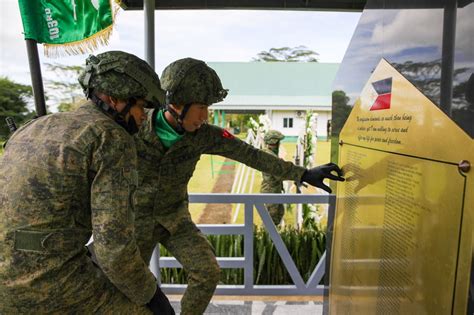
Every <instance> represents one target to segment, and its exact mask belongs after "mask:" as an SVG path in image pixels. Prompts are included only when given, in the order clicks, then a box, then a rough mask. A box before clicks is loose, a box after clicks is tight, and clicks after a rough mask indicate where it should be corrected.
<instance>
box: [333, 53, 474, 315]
mask: <svg viewBox="0 0 474 315" xmlns="http://www.w3.org/2000/svg"><path fill="white" fill-rule="evenodd" d="M339 152H340V153H339V164H340V165H341V166H342V167H343V170H344V173H345V176H346V179H347V181H346V182H344V183H342V184H339V185H338V187H337V207H336V215H335V221H334V239H333V243H332V257H331V276H330V292H329V311H330V313H331V314H465V313H466V305H467V296H468V286H469V280H470V279H469V278H470V271H471V257H472V228H473V225H472V223H471V221H472V208H473V205H474V203H473V197H474V189H473V173H474V170H470V171H469V170H467V169H466V168H462V169H463V170H461V169H460V167H459V164H460V162H461V161H462V160H466V161H468V162H470V163H474V145H473V140H472V139H471V138H470V137H469V136H468V135H467V134H466V133H465V132H464V131H463V130H462V129H460V128H459V127H458V126H457V125H456V124H455V123H454V122H452V121H451V119H450V118H449V117H448V116H446V114H445V113H443V112H442V111H441V110H440V109H439V108H438V107H436V105H435V104H433V103H432V102H431V101H430V100H429V99H428V98H426V97H425V96H424V95H423V94H422V93H421V92H419V91H418V90H417V89H416V88H415V87H414V86H413V85H412V84H411V83H410V82H409V81H408V80H406V79H405V78H404V77H403V76H402V75H401V74H400V73H398V72H397V71H396V70H395V69H394V68H393V67H392V66H390V64H389V63H388V62H386V61H385V60H382V61H381V62H380V63H379V65H378V66H377V68H376V69H375V71H374V72H373V74H372V76H371V78H370V79H369V82H368V83H367V84H366V86H365V87H364V89H363V91H362V93H361V97H360V99H359V100H358V101H357V102H356V104H355V106H354V108H353V110H352V112H351V114H350V116H349V118H348V119H347V122H346V124H345V126H344V128H343V129H342V131H341V134H340V147H339ZM465 164H466V163H465Z"/></svg>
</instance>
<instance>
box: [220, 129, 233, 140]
mask: <svg viewBox="0 0 474 315" xmlns="http://www.w3.org/2000/svg"><path fill="white" fill-rule="evenodd" d="M222 138H227V139H234V138H235V137H234V135H233V134H231V133H230V132H228V131H227V130H225V129H224V130H223V131H222Z"/></svg>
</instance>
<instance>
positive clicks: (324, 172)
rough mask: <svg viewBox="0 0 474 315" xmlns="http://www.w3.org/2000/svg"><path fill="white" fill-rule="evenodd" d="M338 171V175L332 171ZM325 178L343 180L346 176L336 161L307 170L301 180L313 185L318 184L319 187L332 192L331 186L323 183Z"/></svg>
mask: <svg viewBox="0 0 474 315" xmlns="http://www.w3.org/2000/svg"><path fill="white" fill-rule="evenodd" d="M333 171H334V172H336V173H337V176H336V175H334V174H332V173H331V172H333ZM325 178H329V179H333V180H338V181H341V182H343V181H344V178H343V177H342V171H341V169H340V168H339V166H337V165H336V164H334V163H328V164H324V165H321V166H318V167H313V168H312V169H309V170H306V171H305V172H304V174H303V176H302V177H301V181H303V182H307V183H308V184H310V185H312V186H316V187H318V188H321V189H324V190H325V191H327V192H328V193H331V192H332V190H331V188H329V186H326V185H325V184H324V183H323V180H324V179H325Z"/></svg>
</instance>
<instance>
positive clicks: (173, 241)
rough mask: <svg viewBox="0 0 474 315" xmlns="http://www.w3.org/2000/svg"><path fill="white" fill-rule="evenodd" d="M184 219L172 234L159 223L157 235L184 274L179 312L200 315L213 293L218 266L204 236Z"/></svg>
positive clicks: (183, 314)
mask: <svg viewBox="0 0 474 315" xmlns="http://www.w3.org/2000/svg"><path fill="white" fill-rule="evenodd" d="M186 221H187V222H185V223H184V224H181V225H180V226H179V229H178V230H177V231H176V233H174V234H172V235H171V234H170V233H169V232H168V231H167V230H166V229H165V228H164V227H162V226H161V225H159V226H158V229H157V231H158V238H159V242H160V243H161V244H162V245H163V246H164V247H165V248H166V249H167V250H168V251H169V252H170V253H171V254H172V255H173V256H174V257H176V259H177V260H178V261H179V262H180V263H181V265H182V266H183V268H184V270H185V271H186V273H187V274H188V287H187V289H186V292H185V293H184V295H183V298H182V299H181V315H198V314H199V315H200V314H203V313H204V311H205V310H206V308H207V306H208V304H209V301H210V300H211V298H212V295H213V294H214V291H215V289H216V286H217V283H218V282H219V278H220V268H219V264H218V263H217V260H216V256H215V253H214V249H213V247H212V245H211V244H210V243H209V241H208V240H207V238H206V237H205V236H204V235H203V234H202V233H201V231H200V230H199V229H198V228H197V227H196V225H195V224H194V223H193V222H191V221H188V220H186Z"/></svg>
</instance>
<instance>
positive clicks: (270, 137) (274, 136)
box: [263, 130, 285, 144]
mask: <svg viewBox="0 0 474 315" xmlns="http://www.w3.org/2000/svg"><path fill="white" fill-rule="evenodd" d="M283 138H285V136H284V135H283V134H282V133H281V132H279V131H278V130H268V131H267V133H266V134H265V137H263V141H264V142H265V143H266V144H277V143H278V142H279V141H280V140H282V139H283Z"/></svg>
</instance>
